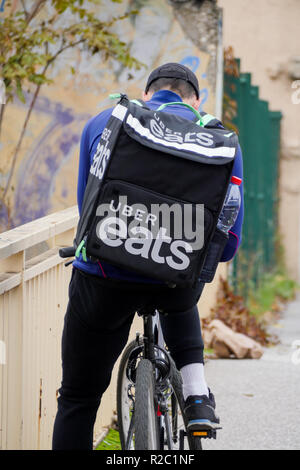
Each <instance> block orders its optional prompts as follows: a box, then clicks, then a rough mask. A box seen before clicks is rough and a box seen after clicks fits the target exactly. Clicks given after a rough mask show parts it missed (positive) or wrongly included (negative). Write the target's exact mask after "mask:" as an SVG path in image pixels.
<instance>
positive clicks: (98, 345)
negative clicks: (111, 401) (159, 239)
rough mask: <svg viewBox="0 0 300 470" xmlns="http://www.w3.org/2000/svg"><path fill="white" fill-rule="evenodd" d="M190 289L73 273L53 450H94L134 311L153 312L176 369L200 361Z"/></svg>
mask: <svg viewBox="0 0 300 470" xmlns="http://www.w3.org/2000/svg"><path fill="white" fill-rule="evenodd" d="M202 290H203V284H198V286H197V287H196V288H194V289H178V288H174V289H172V288H168V287H165V286H161V285H154V284H149V285H148V284H143V285H138V284H133V283H129V282H123V281H115V280H108V279H99V278H96V277H94V276H91V275H88V274H85V273H83V272H81V271H78V270H77V269H73V273H72V279H71V282H70V287H69V304H68V308H67V312H66V316H65V322H64V330H63V336H62V367H63V376H62V384H61V388H60V390H59V398H58V411H57V415H56V419H55V423H54V431H53V450H55V449H92V445H93V427H94V422H95V419H96V414H97V410H98V407H99V405H100V400H101V397H102V394H103V393H104V391H105V390H106V389H107V387H108V386H109V383H110V380H111V373H112V369H113V367H114V364H115V362H116V360H117V359H118V357H119V355H120V354H121V352H122V350H123V348H124V347H125V345H126V343H127V340H128V335H129V331H130V327H131V324H132V320H133V318H134V315H135V312H136V311H137V310H138V309H139V308H140V307H141V306H143V305H148V306H151V307H153V308H157V309H159V310H161V311H163V313H162V314H161V315H160V320H161V325H162V331H163V335H164V339H165V341H166V344H167V346H168V348H169V351H170V353H171V355H172V357H173V359H174V361H175V363H176V366H177V367H178V368H179V369H180V368H181V367H183V366H184V365H187V364H190V363H193V362H200V363H203V341H202V336H201V328H200V320H199V315H198V309H197V306H196V305H197V301H198V299H199V297H200V295H201V292H202Z"/></svg>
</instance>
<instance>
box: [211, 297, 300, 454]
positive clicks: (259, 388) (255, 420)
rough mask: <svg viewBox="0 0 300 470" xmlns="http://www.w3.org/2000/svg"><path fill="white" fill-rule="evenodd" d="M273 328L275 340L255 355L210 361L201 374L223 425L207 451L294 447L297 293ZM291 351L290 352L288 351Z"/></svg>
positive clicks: (299, 382)
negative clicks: (259, 353)
mask: <svg viewBox="0 0 300 470" xmlns="http://www.w3.org/2000/svg"><path fill="white" fill-rule="evenodd" d="M278 324H279V325H277V328H275V327H273V328H274V332H276V334H277V336H279V338H280V341H281V343H280V345H278V346H275V347H272V348H267V349H265V353H264V355H263V356H262V358H261V359H258V360H254V359H249V360H238V359H219V360H210V361H208V363H207V364H206V366H205V367H206V379H207V382H208V385H209V386H210V387H211V389H212V391H213V393H214V394H215V397H216V403H217V414H218V415H219V416H220V419H221V424H222V427H223V429H222V430H220V431H218V435H217V440H205V441H203V447H204V448H205V449H207V450H209V449H211V450H282V449H285V450H296V449H297V450H300V351H299V354H298V357H299V360H298V362H299V363H298V365H297V364H295V363H294V362H293V360H292V359H293V357H295V349H293V348H292V344H293V342H294V341H296V340H298V342H299V346H300V295H299V296H298V297H297V299H296V300H295V301H293V302H291V303H290V304H289V305H288V306H287V308H286V310H285V312H284V313H283V315H282V317H281V319H280V320H279V321H278ZM293 353H294V355H293Z"/></svg>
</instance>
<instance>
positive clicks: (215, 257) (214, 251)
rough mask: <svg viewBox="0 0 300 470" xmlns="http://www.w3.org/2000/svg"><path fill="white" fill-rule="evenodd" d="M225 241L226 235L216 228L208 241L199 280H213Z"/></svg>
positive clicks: (226, 239)
mask: <svg viewBox="0 0 300 470" xmlns="http://www.w3.org/2000/svg"><path fill="white" fill-rule="evenodd" d="M227 241H228V235H226V234H225V233H224V232H222V231H221V230H219V229H216V230H215V233H214V235H213V237H212V239H211V241H210V243H209V248H208V251H207V255H206V258H205V261H204V265H203V268H202V270H201V273H200V276H199V280H200V281H201V282H212V281H213V279H214V277H215V274H216V270H217V267H218V264H219V261H220V259H221V256H222V254H223V251H224V248H225V245H226V243H227Z"/></svg>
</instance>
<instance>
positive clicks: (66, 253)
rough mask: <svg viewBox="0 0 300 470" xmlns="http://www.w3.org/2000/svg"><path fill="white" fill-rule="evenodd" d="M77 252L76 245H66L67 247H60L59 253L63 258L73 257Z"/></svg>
mask: <svg viewBox="0 0 300 470" xmlns="http://www.w3.org/2000/svg"><path fill="white" fill-rule="evenodd" d="M75 252H76V249H75V247H74V246H66V247H65V248H60V250H59V252H58V253H59V256H60V257H61V258H71V256H75Z"/></svg>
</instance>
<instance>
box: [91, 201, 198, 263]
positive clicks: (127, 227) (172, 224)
mask: <svg viewBox="0 0 300 470" xmlns="http://www.w3.org/2000/svg"><path fill="white" fill-rule="evenodd" d="M96 216H98V217H99V216H100V217H101V220H100V221H99V222H98V224H97V226H96V235H97V237H98V238H99V239H100V240H101V241H102V242H103V243H104V244H106V245H107V246H109V247H112V248H120V247H121V246H122V247H124V249H125V250H126V252H127V253H129V254H130V255H133V256H137V257H141V258H144V259H149V260H152V261H154V262H155V263H157V264H165V263H166V264H167V265H168V266H170V267H171V268H172V269H175V270H184V269H186V268H187V267H188V266H189V264H190V257H189V255H190V254H191V253H193V251H195V250H199V249H201V248H202V247H203V241H204V206H203V205H202V204H198V205H194V206H192V205H191V204H182V205H181V204H177V203H174V204H172V205H171V206H170V205H168V204H151V207H150V210H148V209H147V207H146V206H145V205H144V204H138V203H136V204H128V201H127V197H126V196H119V197H118V199H117V200H115V199H112V200H111V201H110V202H109V203H108V204H101V205H100V206H99V207H98V209H97V212H96Z"/></svg>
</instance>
